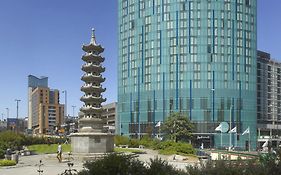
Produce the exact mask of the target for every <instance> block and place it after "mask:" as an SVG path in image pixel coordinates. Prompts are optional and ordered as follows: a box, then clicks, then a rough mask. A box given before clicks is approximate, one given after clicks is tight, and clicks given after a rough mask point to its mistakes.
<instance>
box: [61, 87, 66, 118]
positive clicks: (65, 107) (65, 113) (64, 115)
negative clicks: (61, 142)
mask: <svg viewBox="0 0 281 175" xmlns="http://www.w3.org/2000/svg"><path fill="white" fill-rule="evenodd" d="M62 93H64V116H65V117H67V91H66V90H64V91H62Z"/></svg>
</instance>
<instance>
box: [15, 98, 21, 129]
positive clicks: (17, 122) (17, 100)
mask: <svg viewBox="0 0 281 175" xmlns="http://www.w3.org/2000/svg"><path fill="white" fill-rule="evenodd" d="M15 101H16V102H17V121H16V127H17V133H18V132H19V129H18V128H19V121H18V120H19V102H20V100H19V99H15Z"/></svg>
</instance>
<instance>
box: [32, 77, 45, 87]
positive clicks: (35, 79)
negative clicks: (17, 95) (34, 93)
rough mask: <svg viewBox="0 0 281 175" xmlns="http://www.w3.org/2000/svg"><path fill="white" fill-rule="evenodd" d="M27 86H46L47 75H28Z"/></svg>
mask: <svg viewBox="0 0 281 175" xmlns="http://www.w3.org/2000/svg"><path fill="white" fill-rule="evenodd" d="M28 87H31V88H36V87H48V77H40V78H38V77H36V76H34V75H28Z"/></svg>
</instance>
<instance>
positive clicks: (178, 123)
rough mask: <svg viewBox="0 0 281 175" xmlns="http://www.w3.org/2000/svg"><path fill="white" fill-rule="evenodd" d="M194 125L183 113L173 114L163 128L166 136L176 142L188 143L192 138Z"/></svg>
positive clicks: (162, 130)
mask: <svg viewBox="0 0 281 175" xmlns="http://www.w3.org/2000/svg"><path fill="white" fill-rule="evenodd" d="M193 130H194V126H193V124H192V123H191V122H190V120H189V119H188V118H187V116H185V115H183V114H182V113H172V114H170V116H169V117H168V118H167V120H165V121H164V123H163V125H162V126H161V132H162V133H164V136H165V137H167V138H168V139H170V140H173V141H175V142H178V141H187V140H190V139H191V137H192V132H193Z"/></svg>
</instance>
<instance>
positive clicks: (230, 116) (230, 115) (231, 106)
mask: <svg viewBox="0 0 281 175" xmlns="http://www.w3.org/2000/svg"><path fill="white" fill-rule="evenodd" d="M232 108H233V105H232V104H231V105H230V109H229V150H230V149H231V139H232V138H231V134H232V133H231V132H230V130H231V129H232V126H231V122H232V121H231V120H232Z"/></svg>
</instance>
